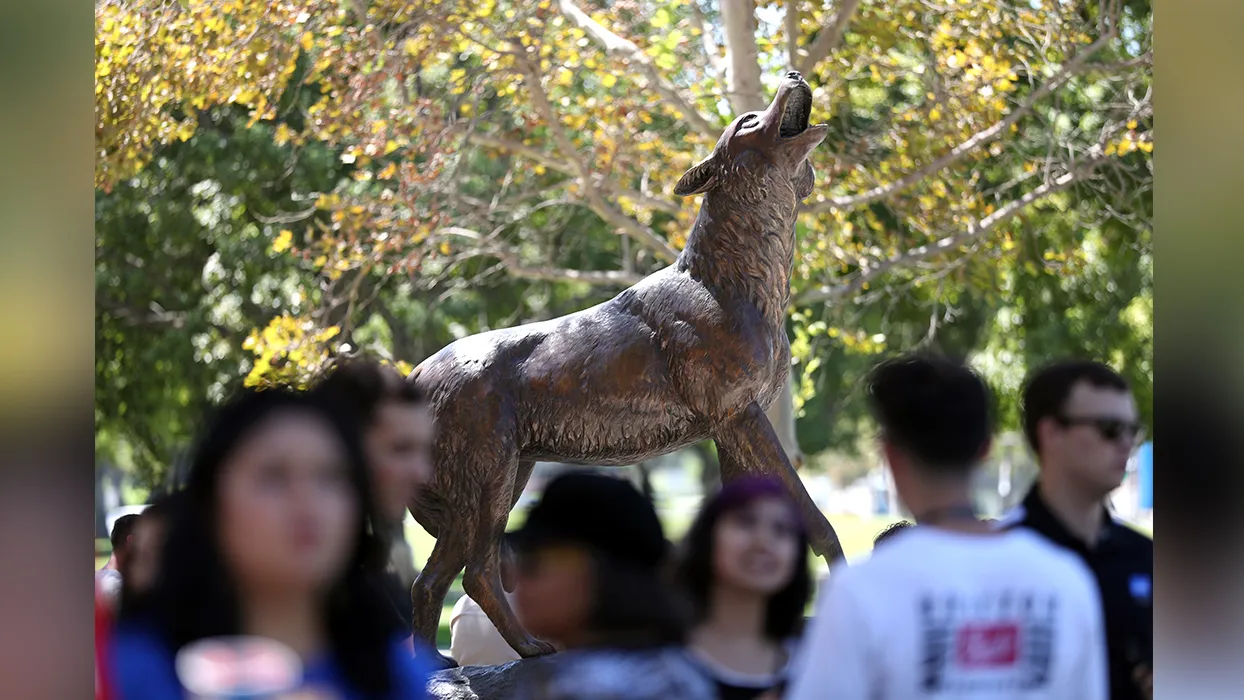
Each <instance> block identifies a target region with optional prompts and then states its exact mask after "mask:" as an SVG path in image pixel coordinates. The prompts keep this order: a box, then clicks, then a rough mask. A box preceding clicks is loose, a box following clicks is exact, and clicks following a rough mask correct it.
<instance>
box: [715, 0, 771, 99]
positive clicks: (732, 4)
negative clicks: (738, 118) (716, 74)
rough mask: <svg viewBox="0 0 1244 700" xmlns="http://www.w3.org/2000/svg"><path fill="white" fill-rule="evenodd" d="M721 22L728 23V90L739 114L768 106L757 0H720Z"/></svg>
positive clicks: (726, 31)
mask: <svg viewBox="0 0 1244 700" xmlns="http://www.w3.org/2000/svg"><path fill="white" fill-rule="evenodd" d="M717 4H718V6H719V7H720V10H721V23H722V24H723V25H725V35H726V64H727V65H728V66H729V68H730V71H729V74H728V76H727V78H728V80H727V82H726V93H727V95H726V96H727V97H728V98H729V100H730V106H731V107H732V108H733V109H734V113H735V114H743V113H744V112H757V111H760V110H762V109H764V108H765V96H764V91H763V88H762V87H761V84H760V53H759V51H758V50H757V49H756V2H755V0H718V3H717Z"/></svg>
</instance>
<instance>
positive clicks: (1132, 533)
mask: <svg viewBox="0 0 1244 700" xmlns="http://www.w3.org/2000/svg"><path fill="white" fill-rule="evenodd" d="M1109 528H1110V537H1111V539H1113V540H1114V542H1115V545H1116V546H1120V547H1123V548H1126V549H1127V550H1129V551H1135V552H1150V553H1152V552H1153V538H1152V537H1149V536H1148V535H1146V534H1145V533H1143V532H1141V531H1139V530H1137V529H1136V528H1134V527H1132V526H1131V525H1128V524H1127V523H1125V522H1123V521H1122V520H1119V519H1117V518H1111V519H1110V525H1109Z"/></svg>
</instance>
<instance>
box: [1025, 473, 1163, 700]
mask: <svg viewBox="0 0 1244 700" xmlns="http://www.w3.org/2000/svg"><path fill="white" fill-rule="evenodd" d="M1102 507H1103V509H1105V506H1102ZM1003 526H1004V527H1028V528H1031V529H1032V530H1034V531H1035V532H1037V533H1039V534H1041V535H1043V536H1044V537H1045V538H1046V539H1048V540H1050V541H1051V542H1053V543H1054V544H1057V545H1059V546H1061V547H1064V548H1066V549H1069V550H1071V551H1072V552H1075V553H1076V554H1077V555H1079V557H1080V558H1081V559H1082V560H1083V561H1084V563H1085V564H1086V565H1087V566H1088V568H1089V570H1090V571H1092V572H1093V577H1094V578H1096V579H1097V586H1098V589H1099V590H1100V592H1101V600H1102V607H1103V609H1104V613H1105V630H1106V646H1107V650H1106V654H1107V656H1106V658H1107V663H1108V664H1109V667H1110V698H1111V700H1140V699H1141V698H1142V697H1143V696H1142V695H1141V694H1140V690H1139V689H1138V688H1137V687H1136V683H1135V682H1134V681H1133V680H1132V673H1133V671H1134V670H1135V668H1136V666H1138V665H1141V664H1143V665H1146V666H1148V667H1150V668H1152V667H1153V540H1151V539H1149V538H1148V537H1145V536H1144V535H1142V534H1141V533H1139V532H1137V531H1135V530H1133V529H1132V528H1130V527H1128V526H1127V525H1125V524H1123V523H1121V522H1119V521H1117V520H1115V519H1114V518H1113V517H1112V516H1111V515H1110V513H1109V512H1106V513H1105V516H1104V517H1103V519H1102V531H1101V534H1100V535H1099V536H1098V539H1097V543H1096V544H1095V545H1093V546H1092V547H1090V546H1089V545H1088V544H1087V543H1085V542H1084V540H1082V539H1080V538H1079V537H1077V536H1076V535H1074V534H1072V533H1071V531H1070V530H1069V529H1067V526H1066V525H1064V524H1063V523H1062V521H1061V520H1059V519H1058V517H1057V516H1056V515H1054V513H1053V512H1052V511H1051V510H1050V509H1049V506H1047V505H1046V504H1045V501H1044V500H1043V499H1042V498H1041V494H1040V491H1039V490H1038V489H1037V486H1036V485H1035V484H1034V485H1033V487H1032V489H1031V490H1030V491H1029V492H1028V495H1027V496H1025V497H1024V502H1023V505H1021V506H1020V507H1019V508H1017V509H1016V510H1015V511H1014V512H1013V513H1012V514H1011V515H1010V516H1008V517H1007V518H1005V519H1004V522H1003Z"/></svg>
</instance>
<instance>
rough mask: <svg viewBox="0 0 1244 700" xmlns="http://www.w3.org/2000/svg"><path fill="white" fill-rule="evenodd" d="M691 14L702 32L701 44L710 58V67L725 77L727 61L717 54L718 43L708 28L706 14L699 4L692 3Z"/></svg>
mask: <svg viewBox="0 0 1244 700" xmlns="http://www.w3.org/2000/svg"><path fill="white" fill-rule="evenodd" d="M691 14H692V16H693V17H694V18H695V23H696V26H697V27H698V28H699V30H700V43H701V44H702V45H703V46H704V53H705V55H706V56H708V64H709V66H711V67H712V69H713V70H714V71H715V72H716V73H717V75H719V76H721V75H725V73H726V64H725V59H724V58H723V57H722V56H721V54H719V53H718V52H717V51H718V47H717V42H716V41H714V40H713V31H712V28H711V27H709V26H708V20H707V19H706V18H705V17H704V12H702V11H701V10H700V4H699V3H698V2H693V3H691Z"/></svg>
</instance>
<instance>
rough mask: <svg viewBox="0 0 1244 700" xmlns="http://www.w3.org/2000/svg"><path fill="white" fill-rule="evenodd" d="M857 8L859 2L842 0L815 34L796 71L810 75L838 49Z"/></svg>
mask: <svg viewBox="0 0 1244 700" xmlns="http://www.w3.org/2000/svg"><path fill="white" fill-rule="evenodd" d="M859 6H860V0H842V2H841V3H840V4H839V5H838V11H837V12H835V13H834V17H833V19H831V20H830V21H829V24H827V25H825V27H824V28H823V29H821V31H819V32H817V34H816V39H814V40H813V41H812V43H811V44H810V45H809V46H808V54H807V55H806V56H804V59H803V62H802V63H800V64H799V67H798V68H797V69H796V70H798V71H799V72H800V73H803V74H805V75H806V74H808V73H811V72H812V71H814V70H816V64H818V63H820V62H821V61H822V60H824V59H825V57H826V56H828V55H829V54H830V52H832V51H833V50H834V49H836V48H838V46H839V45H840V44H841V43H842V36H843V34H845V33H846V29H847V22H850V21H851V17H852V16H854V15H855V11H856V9H858V8H859ZM788 11H789V10H788ZM792 60H793V57H792Z"/></svg>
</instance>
